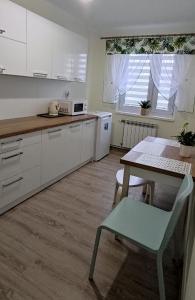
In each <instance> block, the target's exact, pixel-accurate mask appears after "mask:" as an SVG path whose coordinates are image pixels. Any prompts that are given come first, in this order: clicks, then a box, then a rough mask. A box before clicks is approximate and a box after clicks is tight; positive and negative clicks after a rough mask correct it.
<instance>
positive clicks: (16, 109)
mask: <svg viewBox="0 0 195 300" xmlns="http://www.w3.org/2000/svg"><path fill="white" fill-rule="evenodd" d="M68 91H69V99H85V98H86V84H85V83H77V82H66V81H57V80H49V79H38V78H26V77H17V76H8V75H1V76H0V120H3V119H9V118H18V117H25V116H33V115H36V114H38V113H44V112H46V111H47V108H48V104H49V102H50V101H51V100H54V99H65V97H66V96H65V95H66V93H67V92H68Z"/></svg>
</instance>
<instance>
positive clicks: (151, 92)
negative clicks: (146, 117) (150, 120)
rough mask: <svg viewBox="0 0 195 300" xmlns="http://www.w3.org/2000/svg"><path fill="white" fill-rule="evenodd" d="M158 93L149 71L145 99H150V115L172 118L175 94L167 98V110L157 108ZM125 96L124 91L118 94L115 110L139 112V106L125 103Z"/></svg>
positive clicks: (130, 112) (131, 112)
mask: <svg viewBox="0 0 195 300" xmlns="http://www.w3.org/2000/svg"><path fill="white" fill-rule="evenodd" d="M158 95H159V92H158V90H157V88H156V86H155V84H154V82H153V79H152V74H151V71H150V77H149V83H148V92H147V99H146V100H150V101H151V104H152V107H151V110H150V116H155V117H164V118H173V117H174V114H175V105H174V103H175V98H176V94H175V95H173V96H172V97H171V98H170V99H169V103H168V110H163V109H158V108H157V100H158ZM125 97H126V93H125V94H123V95H119V101H118V103H117V107H116V110H117V112H121V113H123V112H124V113H126V114H127V113H129V114H139V113H140V107H138V106H133V105H125Z"/></svg>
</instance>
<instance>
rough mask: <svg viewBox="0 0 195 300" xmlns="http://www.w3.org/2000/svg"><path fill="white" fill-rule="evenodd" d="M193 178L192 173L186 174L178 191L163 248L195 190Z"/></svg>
mask: <svg viewBox="0 0 195 300" xmlns="http://www.w3.org/2000/svg"><path fill="white" fill-rule="evenodd" d="M193 186H194V183H193V180H192V176H191V175H186V176H185V177H184V179H183V181H182V184H181V186H180V188H179V191H178V193H177V196H176V199H175V203H174V205H173V208H172V211H171V212H170V220H169V224H168V226H167V230H166V232H165V235H164V239H163V241H162V244H161V248H162V249H165V248H166V246H167V244H168V242H169V239H170V238H171V236H172V235H173V233H174V230H175V227H176V225H177V221H178V220H179V217H180V215H181V212H182V210H183V207H184V204H185V201H186V199H187V198H188V197H189V196H190V195H191V194H192V191H193Z"/></svg>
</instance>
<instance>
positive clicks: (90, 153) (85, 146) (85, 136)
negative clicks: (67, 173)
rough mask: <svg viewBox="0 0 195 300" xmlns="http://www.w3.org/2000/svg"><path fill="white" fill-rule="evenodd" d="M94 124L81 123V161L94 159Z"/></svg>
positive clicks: (93, 122) (88, 122)
mask: <svg viewBox="0 0 195 300" xmlns="http://www.w3.org/2000/svg"><path fill="white" fill-rule="evenodd" d="M95 129H96V122H95V121H94V120H89V121H85V122H83V128H82V130H83V132H82V151H81V161H82V162H85V161H89V160H90V159H92V158H93V157H94V149H95V133H96V130H95Z"/></svg>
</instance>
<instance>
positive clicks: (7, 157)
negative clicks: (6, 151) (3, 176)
mask: <svg viewBox="0 0 195 300" xmlns="http://www.w3.org/2000/svg"><path fill="white" fill-rule="evenodd" d="M22 154H23V152H20V153H17V154H13V155H10V156H6V157H2V159H3V160H8V159H10V158H14V157H17V156H20V155H22Z"/></svg>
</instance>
